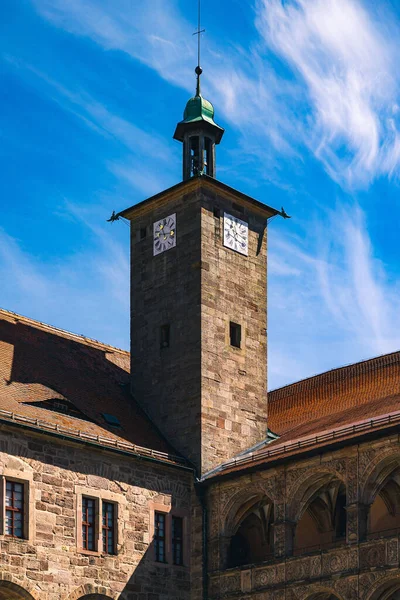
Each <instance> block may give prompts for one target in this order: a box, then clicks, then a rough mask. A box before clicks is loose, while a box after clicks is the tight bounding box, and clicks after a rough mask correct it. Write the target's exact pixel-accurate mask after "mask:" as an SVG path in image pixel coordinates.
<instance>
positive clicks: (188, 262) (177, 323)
mask: <svg viewBox="0 0 400 600" xmlns="http://www.w3.org/2000/svg"><path fill="white" fill-rule="evenodd" d="M224 212H228V213H229V214H232V215H235V216H238V217H240V218H241V219H243V220H245V221H247V222H248V223H249V256H247V257H246V256H243V255H241V254H238V253H237V252H234V251H232V250H230V249H228V248H225V247H224V245H223V217H224ZM172 214H176V247H174V248H172V249H170V250H167V251H165V252H163V253H162V254H159V255H157V256H153V223H154V222H156V221H158V220H159V219H162V218H163V217H168V216H169V215H172ZM266 214H267V213H266V212H263V211H261V212H260V210H258V211H257V210H256V209H252V208H251V206H250V204H249V203H247V204H246V203H245V202H243V200H242V199H241V197H240V196H239V195H235V194H233V193H224V192H223V191H222V190H221V191H218V192H217V191H215V190H214V189H213V186H212V185H210V184H207V182H204V181H203V180H202V179H193V180H191V181H189V182H188V183H187V185H186V187H185V188H183V190H182V189H179V190H178V191H177V190H174V191H172V192H170V191H167V192H165V194H163V195H161V197H158V198H157V199H156V200H154V201H149V202H148V203H145V204H144V205H143V206H142V207H140V206H139V207H138V208H137V209H136V208H135V209H134V212H133V213H132V215H131V216H130V219H131V282H132V283H131V306H132V313H131V364H132V393H133V395H134V397H135V398H136V399H137V401H138V402H139V403H140V404H141V405H142V406H143V407H144V409H145V410H146V412H147V413H148V414H149V415H150V417H151V419H152V420H153V421H154V422H155V423H156V424H157V426H158V427H159V428H160V430H161V431H162V432H163V433H164V435H165V436H166V437H167V439H168V440H169V441H170V442H171V443H172V444H173V445H174V446H175V448H176V449H177V450H178V451H179V452H181V453H182V454H183V455H184V456H186V458H188V459H189V460H191V461H192V462H193V463H194V464H195V465H196V467H197V469H198V471H199V473H204V472H205V471H207V470H209V469H211V468H212V467H214V466H216V465H218V464H220V463H221V462H223V461H224V460H226V459H228V458H231V457H232V456H234V455H235V454H236V453H238V452H240V451H241V450H244V449H245V448H248V447H251V446H253V445H254V444H255V443H257V442H259V441H261V440H262V439H264V437H265V435H266V423H267V337H266V333H267V331H266V328H267V315H266V292H267V291H266V285H267V256H266V253H267V242H266ZM144 234H145V235H144ZM230 321H233V322H235V323H238V324H240V325H241V328H242V347H241V348H240V349H238V348H234V347H232V346H230V341H229V322H230ZM164 324H169V325H170V346H169V347H168V348H161V347H160V341H161V340H160V330H161V327H162V326H163V325H164Z"/></svg>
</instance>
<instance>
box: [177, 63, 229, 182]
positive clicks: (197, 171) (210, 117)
mask: <svg viewBox="0 0 400 600" xmlns="http://www.w3.org/2000/svg"><path fill="white" fill-rule="evenodd" d="M195 73H196V76H197V86H196V95H195V96H193V98H190V100H188V102H187V103H186V107H185V111H184V113H183V121H180V122H179V123H178V125H177V126H176V129H175V133H174V139H176V140H178V141H179V142H182V143H183V179H184V180H185V179H190V178H191V177H195V176H198V175H203V174H206V175H209V176H210V177H215V176H216V165H215V146H216V144H219V143H220V141H221V139H222V136H223V134H224V129H223V128H222V127H220V126H219V125H217V124H216V123H215V121H214V107H213V105H212V104H211V102H209V101H208V100H206V99H205V98H203V96H202V95H201V92H200V75H201V73H202V68H201V67H200V66H197V67H196V69H195Z"/></svg>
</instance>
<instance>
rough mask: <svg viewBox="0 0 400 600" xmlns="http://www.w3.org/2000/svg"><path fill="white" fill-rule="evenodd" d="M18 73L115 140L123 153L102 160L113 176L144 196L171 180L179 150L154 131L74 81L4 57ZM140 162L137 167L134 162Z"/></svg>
mask: <svg viewBox="0 0 400 600" xmlns="http://www.w3.org/2000/svg"><path fill="white" fill-rule="evenodd" d="M3 58H4V59H5V60H6V61H7V62H8V63H10V64H12V65H13V66H14V67H15V68H16V69H17V70H18V71H19V72H22V73H24V72H26V73H29V74H30V75H31V76H34V77H35V78H37V79H38V80H40V81H41V82H42V83H43V84H44V85H45V86H47V93H48V95H49V97H50V98H51V100H52V101H53V102H55V103H56V104H57V105H58V106H60V107H61V108H62V109H63V110H65V111H67V112H69V113H71V114H73V115H74V116H75V117H76V118H77V119H79V120H80V121H82V122H83V123H84V124H85V125H86V126H87V127H88V128H89V129H90V130H92V131H94V132H95V133H97V134H98V135H100V136H102V137H105V138H107V139H108V140H110V141H114V142H116V143H118V144H120V145H121V146H123V147H124V148H125V150H126V156H125V158H124V159H123V161H122V160H119V161H118V162H117V161H115V160H111V159H106V160H105V166H106V167H107V168H109V170H110V171H111V172H112V173H113V174H114V175H115V176H116V177H120V178H122V179H123V180H124V181H126V182H128V183H129V184H130V185H131V186H132V187H133V188H135V189H137V190H138V191H140V192H141V193H142V194H144V195H149V196H150V195H152V194H154V193H156V192H158V191H161V190H162V189H164V188H166V187H169V186H170V185H172V184H173V183H174V181H173V180H172V178H171V176H170V175H169V170H168V169H167V166H168V164H169V162H170V161H171V156H175V159H176V162H178V153H177V151H176V150H174V149H171V147H170V145H168V143H167V142H166V141H165V140H164V139H163V138H162V137H161V136H160V134H159V133H158V132H155V131H145V130H144V129H142V128H140V127H138V126H137V125H136V124H134V123H132V122H131V121H128V120H127V119H124V118H122V117H121V116H119V115H118V114H115V113H113V112H112V111H110V110H109V109H108V108H107V107H106V106H104V105H103V104H101V103H100V102H99V101H97V100H96V99H95V98H93V97H92V96H90V94H88V93H87V92H86V91H85V89H82V88H81V87H80V86H79V84H77V89H70V88H67V87H66V86H65V85H63V84H62V83H61V82H59V81H58V80H56V79H54V78H52V77H51V76H50V75H48V74H47V73H44V72H43V71H40V70H38V69H36V68H35V67H34V66H33V65H31V64H28V63H25V62H23V61H21V60H19V59H17V58H15V57H13V56H4V57H3ZM147 161H149V162H151V164H154V163H157V164H161V165H163V167H164V168H163V169H160V170H159V172H158V175H157V176H155V175H154V169H153V171H152V172H151V171H150V169H149V168H146V163H147ZM139 163H140V165H141V167H140V169H139V168H138V167H136V166H135V165H137V164H139Z"/></svg>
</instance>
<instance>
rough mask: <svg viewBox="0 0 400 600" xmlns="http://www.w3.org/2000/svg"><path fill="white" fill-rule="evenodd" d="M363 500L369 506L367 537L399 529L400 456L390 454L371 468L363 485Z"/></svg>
mask: <svg viewBox="0 0 400 600" xmlns="http://www.w3.org/2000/svg"><path fill="white" fill-rule="evenodd" d="M363 502H364V504H365V505H366V506H368V507H369V510H368V521H367V532H368V535H369V537H374V536H379V535H384V534H385V532H386V533H390V532H392V531H393V530H397V529H400V456H399V455H397V454H395V455H390V456H387V457H385V458H384V459H382V460H381V461H380V462H379V463H378V464H377V465H375V467H374V468H373V469H372V471H371V473H370V474H369V477H368V479H367V481H366V483H365V486H364V493H363Z"/></svg>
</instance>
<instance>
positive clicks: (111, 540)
mask: <svg viewBox="0 0 400 600" xmlns="http://www.w3.org/2000/svg"><path fill="white" fill-rule="evenodd" d="M102 532H103V552H106V553H107V554H115V521H114V504H113V503H112V502H103V524H102Z"/></svg>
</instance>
